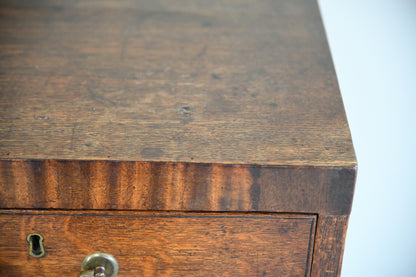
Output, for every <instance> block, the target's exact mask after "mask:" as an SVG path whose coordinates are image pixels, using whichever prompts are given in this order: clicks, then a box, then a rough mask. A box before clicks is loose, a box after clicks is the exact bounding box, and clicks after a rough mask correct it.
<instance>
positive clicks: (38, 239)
mask: <svg viewBox="0 0 416 277" xmlns="http://www.w3.org/2000/svg"><path fill="white" fill-rule="evenodd" d="M26 240H27V242H28V243H29V255H30V256H32V257H35V258H41V257H43V256H45V249H44V248H43V237H42V236H41V235H39V234H29V235H28V236H27V238H26Z"/></svg>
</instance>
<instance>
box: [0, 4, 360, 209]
mask: <svg viewBox="0 0 416 277" xmlns="http://www.w3.org/2000/svg"><path fill="white" fill-rule="evenodd" d="M0 26H1V28H0V158H1V164H2V175H1V177H2V179H3V182H4V183H6V181H7V183H8V184H10V183H12V184H15V186H14V187H16V186H17V187H20V189H21V190H23V191H26V193H23V192H22V191H20V190H19V191H20V192H16V189H14V191H12V189H11V188H2V193H3V199H2V201H1V204H0V205H1V206H3V207H13V208H16V207H20V208H29V207H31V208H42V207H43V208H94V209H96V208H97V209H100V208H111V209H123V208H127V209H130V208H131V209H143V208H144V209H147V208H149V209H158V210H159V209H175V210H194V209H196V210H244V211H247V210H259V211H283V212H291V211H297V212H317V211H319V212H323V211H325V212H331V213H336V214H338V213H340V214H344V213H349V209H350V204H351V199H352V191H353V185H354V178H355V169H356V159H355V155H354V150H353V146H352V142H351V137H350V132H349V129H348V124H347V120H346V116H345V112H344V108H343V104H342V99H341V96H340V93H339V89H338V85H337V80H336V75H335V71H334V67H333V64H332V60H331V56H330V52H329V49H328V44H327V41H326V38H325V32H324V29H323V26H322V22H321V18H320V15H319V9H318V6H317V4H316V3H315V2H314V1H302V3H298V2H297V1H275V0H273V1H255V2H254V1H246V0H239V1H225V2H217V1H202V0H201V1H185V0H183V1H178V2H175V5H172V3H171V2H170V1H163V0H157V1H121V2H120V1H110V0H107V1H106V0H104V1H85V2H79V1H58V2H56V1H2V4H1V9H0ZM155 176H157V177H155ZM275 181H276V182H277V183H278V184H280V185H276V184H275V183H276V182H275ZM22 183H24V184H25V185H24V186H22V185H21V184H22ZM142 183H143V184H146V185H148V186H149V188H148V189H143V190H141V191H137V187H138V186H140V184H142ZM272 183H273V185H272ZM19 184H20V185H19ZM126 184H127V185H126ZM169 184H171V185H169ZM106 186H107V187H106ZM335 186H336V187H335ZM102 187H104V188H105V189H103V188H102ZM276 187H277V188H279V190H278V191H279V195H283V196H284V198H286V199H280V198H281V197H279V200H276V199H274V196H276V195H274V190H275V188H276ZM281 188H284V189H281ZM29 191H32V192H33V193H34V194H35V195H36V193H37V192H38V193H39V192H45V191H47V193H46V194H44V195H43V196H33V195H31V194H30V193H29ZM91 191H94V195H95V196H96V197H97V199H99V200H97V201H96V202H93V201H90V200H87V199H84V198H85V197H84V195H85V193H86V192H90V193H91ZM135 193H136V194H135ZM276 193H277V192H276ZM127 196H133V197H134V199H136V200H135V201H133V202H134V203H133V204H132V201H129V199H127V198H126V197H127ZM300 197H301V198H302V199H303V200H302V201H301V204H299V203H297V201H298V199H299V198H300ZM73 199H77V200H76V204H73V201H74V200H73ZM137 199H147V200H143V201H144V202H143V203H141V202H140V201H141V200H137ZM160 199H165V200H160ZM166 199H169V200H166ZM146 201H147V202H146ZM281 201H283V202H284V203H283V202H281ZM139 202H140V203H139Z"/></svg>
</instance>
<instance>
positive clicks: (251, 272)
mask: <svg viewBox="0 0 416 277" xmlns="http://www.w3.org/2000/svg"><path fill="white" fill-rule="evenodd" d="M315 220H316V217H315V216H313V215H267V214H229V213H228V214H227V213H217V214H215V213H214V214H213V213H210V214H203V213H168V212H164V213H163V212H162V213H156V212H107V213H105V212H93V211H92V212H91V211H90V212H70V213H68V212H64V213H62V212H59V211H50V212H22V211H6V212H4V211H3V212H0V226H1V228H0V274H1V276H9V277H14V276H16V277H17V276H19V277H20V276H36V277H38V276H48V277H49V276H60V277H62V276H71V277H74V276H76V275H77V274H78V273H79V271H80V266H81V262H82V260H83V259H84V257H85V256H87V255H89V254H92V253H95V252H106V253H109V254H112V255H113V256H114V257H115V258H116V259H117V260H118V262H119V266H120V272H119V276H120V277H121V276H143V277H147V276H181V277H182V276H288V277H289V276H309V271H310V259H311V253H312V247H311V244H310V242H313V238H314V229H315ZM29 233H39V234H40V235H42V236H43V238H44V246H45V251H46V255H45V256H44V257H43V258H33V257H31V256H29V254H28V243H27V242H26V236H27V235H28V234H29Z"/></svg>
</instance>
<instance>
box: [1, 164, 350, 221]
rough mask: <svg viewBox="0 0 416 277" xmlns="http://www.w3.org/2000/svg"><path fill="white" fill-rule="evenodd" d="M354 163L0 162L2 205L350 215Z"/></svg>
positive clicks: (6, 206) (9, 206)
mask: <svg viewBox="0 0 416 277" xmlns="http://www.w3.org/2000/svg"><path fill="white" fill-rule="evenodd" d="M355 174H356V170H355V168H343V167H331V168H328V167H321V168H317V167H270V166H248V165H223V164H196V163H154V162H153V163H143V162H111V161H53V160H52V161H44V160H30V161H22V160H0V208H23V209H24V208H40V209H47V208H53V209H115V210H117V209H118V210H120V209H124V210H176V211H263V212H292V213H300V212H302V213H317V214H318V213H319V214H332V215H336V214H340V215H341V214H349V212H350V210H351V202H352V195H353V192H354V182H355Z"/></svg>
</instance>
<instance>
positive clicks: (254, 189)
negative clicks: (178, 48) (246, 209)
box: [249, 167, 261, 210]
mask: <svg viewBox="0 0 416 277" xmlns="http://www.w3.org/2000/svg"><path fill="white" fill-rule="evenodd" d="M249 171H250V174H251V176H252V177H253V183H252V185H251V187H250V198H251V205H252V208H253V210H258V209H259V202H260V195H261V186H260V185H259V183H258V179H259V178H260V169H259V168H258V167H252V168H249Z"/></svg>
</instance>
